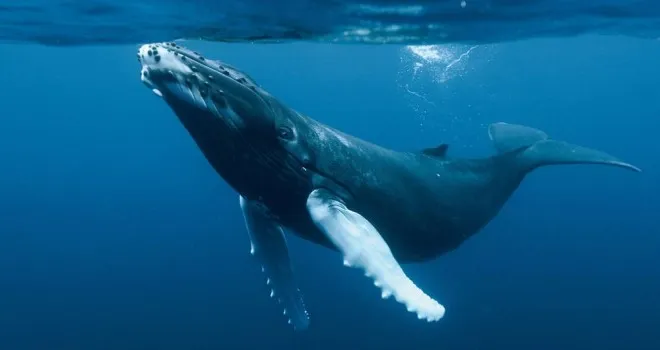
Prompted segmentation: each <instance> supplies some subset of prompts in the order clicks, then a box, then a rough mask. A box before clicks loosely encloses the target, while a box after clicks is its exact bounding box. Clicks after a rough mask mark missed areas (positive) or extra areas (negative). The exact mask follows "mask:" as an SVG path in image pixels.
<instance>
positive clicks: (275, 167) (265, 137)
mask: <svg viewBox="0 0 660 350" xmlns="http://www.w3.org/2000/svg"><path fill="white" fill-rule="evenodd" d="M138 61H139V62H140V64H141V65H142V70H141V80H142V82H143V83H144V84H145V85H146V86H147V87H149V88H150V89H151V90H152V91H153V92H154V93H155V94H156V95H158V96H160V97H162V99H163V100H164V101H165V102H166V103H167V104H168V105H169V107H170V108H171V109H172V110H173V112H174V113H175V114H176V115H177V117H178V118H179V120H180V121H181V122H182V123H183V125H184V126H185V127H186V129H187V130H188V131H189V133H190V134H191V136H192V137H193V139H194V140H195V141H196V143H197V144H198V146H199V147H200V148H201V150H202V152H203V153H204V154H205V156H206V158H207V159H208V160H209V162H210V163H211V165H213V167H214V168H215V169H216V170H217V171H218V172H219V173H220V174H221V175H222V176H223V177H224V178H225V180H227V181H229V182H230V183H232V184H233V185H234V186H235V187H237V188H238V187H241V186H243V185H244V187H243V188H244V190H245V191H248V189H252V188H254V187H255V186H256V185H254V184H255V183H257V182H259V183H265V182H264V181H265V180H264V177H265V176H267V175H266V174H272V173H273V172H276V173H278V174H280V177H283V178H284V177H286V178H296V179H301V178H306V177H307V176H308V175H307V172H306V169H304V163H306V162H308V161H309V159H310V156H309V154H308V153H307V151H306V147H305V144H304V141H303V140H302V138H301V128H303V127H304V125H303V123H302V120H303V119H302V118H304V117H303V116H301V115H300V114H299V113H297V112H295V111H293V110H292V109H290V108H288V107H286V106H285V105H284V104H282V103H280V102H279V101H278V100H277V99H276V98H274V97H273V96H271V95H270V94H269V93H268V92H266V91H265V90H264V89H262V88H261V87H260V86H259V85H258V84H257V83H256V82H255V81H254V80H253V79H252V78H251V77H250V76H248V75H247V74H245V73H243V72H241V71H240V70H238V69H237V68H235V67H233V66H231V65H229V64H226V63H223V62H220V61H217V60H210V59H206V58H204V57H202V55H200V54H198V53H196V52H194V51H192V50H189V49H186V48H184V47H181V46H180V45H178V44H176V43H152V44H146V45H142V46H141V47H140V48H139V50H138ZM237 160H241V161H240V162H237ZM249 178H253V179H252V180H250V179H249ZM247 182H252V185H251V186H248V184H247ZM264 186H265V185H264ZM278 186H279V185H278ZM271 187H272V186H271Z"/></svg>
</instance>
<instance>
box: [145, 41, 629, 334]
mask: <svg viewBox="0 0 660 350" xmlns="http://www.w3.org/2000/svg"><path fill="white" fill-rule="evenodd" d="M137 56H138V61H139V62H140V64H141V67H142V69H141V80H142V82H143V83H144V84H145V85H147V86H148V87H149V88H150V89H152V91H153V92H154V93H155V94H156V95H158V96H160V97H161V98H162V99H163V100H164V101H165V103H166V104H167V105H168V106H169V108H170V109H171V110H172V111H173V113H174V114H175V115H176V116H177V117H178V119H179V120H180V122H181V123H182V124H183V126H184V128H185V129H186V130H187V131H188V133H189V134H190V136H191V137H192V139H193V140H194V142H195V143H196V145H197V146H198V148H199V149H200V150H201V152H202V153H203V155H204V157H205V158H206V160H207V161H208V163H209V164H210V166H212V167H213V169H215V171H216V172H217V173H218V174H219V176H220V177H221V178H222V179H224V181H225V182H226V183H227V184H228V185H229V186H230V187H231V188H233V189H234V190H235V191H236V192H237V194H238V202H239V203H238V204H239V205H240V207H241V209H242V212H243V216H244V221H245V226H246V231H247V234H248V237H249V240H250V243H251V246H250V248H251V249H250V252H251V253H252V254H253V255H254V256H255V257H256V258H257V259H258V261H259V263H260V264H261V267H262V271H263V272H264V273H265V275H266V278H267V281H266V282H267V283H268V284H269V285H270V287H271V293H270V296H271V297H273V298H274V299H275V300H277V301H278V302H279V303H280V304H281V306H282V308H283V313H284V315H286V317H287V319H288V322H289V323H290V324H292V325H293V327H294V328H295V329H297V330H303V329H306V328H307V327H308V326H309V322H310V320H309V314H308V312H307V309H306V306H305V303H304V301H303V295H302V293H301V291H300V289H299V287H298V283H297V282H296V279H295V275H294V269H293V267H292V262H291V258H290V255H289V251H288V249H287V241H286V236H285V234H287V233H288V234H294V235H297V236H299V237H301V238H303V239H305V240H307V241H310V242H313V243H315V244H319V245H321V246H324V247H327V248H329V249H332V250H334V251H336V252H337V253H339V254H340V255H341V257H342V260H343V263H344V265H346V266H348V267H354V268H358V269H361V270H362V271H363V272H364V274H365V276H367V277H368V278H371V279H372V280H373V283H374V285H375V286H376V287H378V288H379V289H380V292H381V296H382V298H384V299H385V298H388V297H393V298H394V299H395V300H396V301H397V302H399V303H401V304H403V305H405V307H406V309H407V310H408V311H409V312H412V313H415V314H416V315H417V317H418V318H419V319H423V320H426V321H429V322H431V321H437V320H439V319H441V318H442V317H443V316H444V314H445V307H444V306H443V305H442V304H440V303H438V302H437V301H436V300H435V299H433V298H432V297H430V296H429V295H428V294H427V293H425V292H424V291H422V290H421V289H420V288H419V287H418V286H417V285H415V283H414V282H413V281H412V280H411V279H410V278H409V277H408V276H407V275H406V273H405V272H404V270H403V269H402V267H401V265H400V264H401V263H414V262H424V261H428V260H431V259H433V258H436V257H438V256H439V255H441V254H443V253H447V252H449V251H452V250H454V249H456V248H457V247H459V246H460V245H461V243H462V242H464V241H466V240H467V239H468V238H470V237H471V236H472V235H474V234H475V233H477V232H478V231H480V230H481V229H482V228H483V227H484V226H485V225H486V224H487V223H488V222H489V221H490V220H491V219H492V218H493V217H495V216H496V215H497V213H498V211H499V210H500V209H501V208H502V206H503V205H504V204H505V202H506V201H507V199H508V198H509V197H510V195H511V194H512V193H513V192H514V191H515V190H516V188H517V187H518V186H519V184H520V183H521V181H522V180H523V179H524V177H525V175H526V174H528V173H529V172H531V171H532V170H534V169H537V168H539V167H541V166H545V165H551V164H578V163H591V164H604V165H610V166H615V167H620V168H624V169H628V170H632V171H640V169H638V168H637V167H635V166H633V165H630V164H628V163H625V162H623V161H621V160H619V159H617V158H615V157H613V156H611V155H609V154H607V153H604V152H601V151H598V150H594V149H589V148H586V147H581V146H577V145H573V144H570V143H567V142H563V141H558V140H553V139H551V138H550V137H549V136H548V135H547V134H546V133H544V132H543V131H540V130H537V129H534V128H531V127H528V126H523V125H515V124H508V123H504V122H496V123H493V124H491V125H490V127H489V128H488V133H489V137H490V139H491V140H492V143H493V145H494V148H495V152H494V154H492V155H489V156H485V157H482V158H458V157H450V156H448V155H447V148H448V146H447V145H445V144H443V145H440V146H437V147H430V148H427V149H422V150H413V151H395V150H392V149H388V148H385V147H381V146H379V145H377V144H374V143H370V142H368V141H365V140H363V139H360V138H358V137H355V136H352V135H349V134H347V133H344V132H341V131H340V130H337V129H334V128H332V127H331V126H329V125H326V124H323V123H321V122H319V121H317V120H315V119H312V118H310V117H309V116H306V115H304V114H302V113H300V112H298V111H296V110H294V109H293V108H290V107H288V106H286V105H285V104H284V103H282V102H281V101H279V100H278V99H277V98H275V97H274V96H273V95H271V94H269V93H268V92H267V91H266V90H265V89H264V88H263V87H261V86H260V85H259V84H257V82H256V81H255V80H254V79H252V78H251V77H250V76H249V75H247V74H246V73H244V72H242V71H240V70H239V69H237V68H235V67H233V66H231V65H229V64H227V63H224V62H221V61H217V60H211V59H207V58H205V57H203V56H202V55H200V54H199V53H197V52H193V51H191V50H189V49H186V48H184V47H182V46H180V45H178V44H176V43H167V42H164V43H150V44H145V45H143V46H141V47H140V48H139V49H138V54H137Z"/></svg>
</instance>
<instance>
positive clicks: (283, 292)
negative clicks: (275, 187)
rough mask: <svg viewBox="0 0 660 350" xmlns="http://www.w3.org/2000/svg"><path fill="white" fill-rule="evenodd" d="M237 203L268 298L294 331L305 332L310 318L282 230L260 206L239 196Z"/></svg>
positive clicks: (263, 207) (262, 206)
mask: <svg viewBox="0 0 660 350" xmlns="http://www.w3.org/2000/svg"><path fill="white" fill-rule="evenodd" d="M240 204H241V209H242V210H243V216H244V217H245V225H246V226H247V230H248V234H249V235H250V243H251V249H250V253H252V255H254V256H256V257H257V259H259V262H260V263H261V269H262V271H263V272H264V273H265V274H266V276H267V280H266V283H267V284H268V285H269V287H270V288H271V290H270V296H271V298H276V299H277V300H278V301H279V302H280V304H281V305H282V306H283V307H284V310H283V313H284V315H285V316H286V317H288V319H289V323H290V324H291V325H293V327H294V329H295V330H305V329H307V327H308V326H309V315H308V313H307V309H306V308H305V303H304V302H303V298H302V294H301V293H300V290H299V289H298V287H297V284H296V281H295V278H294V275H293V269H292V267H291V262H290V260H289V252H288V249H287V244H286V240H285V238H284V231H283V229H282V227H281V226H280V224H279V223H278V222H277V221H276V220H275V219H274V218H272V217H271V216H270V213H269V211H268V208H266V207H265V206H264V205H263V204H261V203H259V202H255V201H250V200H247V199H245V198H243V197H242V196H241V197H240Z"/></svg>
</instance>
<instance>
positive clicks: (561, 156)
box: [488, 122, 641, 172]
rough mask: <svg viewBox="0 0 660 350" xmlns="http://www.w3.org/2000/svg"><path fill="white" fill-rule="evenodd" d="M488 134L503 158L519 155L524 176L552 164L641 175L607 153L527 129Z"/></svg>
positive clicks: (499, 128)
mask: <svg viewBox="0 0 660 350" xmlns="http://www.w3.org/2000/svg"><path fill="white" fill-rule="evenodd" d="M488 134H489V136H490V139H491V140H492V142H493V144H494V146H495V148H496V149H497V151H498V152H499V153H500V154H504V153H510V152H516V153H518V155H517V156H516V160H517V162H518V163H519V166H520V168H521V169H522V170H523V171H525V172H529V171H532V170H534V169H536V168H538V167H540V166H544V165H552V164H604V165H611V166H617V167H621V168H625V169H628V170H632V171H636V172H640V171H641V170H640V169H639V168H637V167H636V166H634V165H631V164H628V163H625V162H623V161H621V160H619V159H617V158H615V157H613V156H611V155H609V154H607V153H605V152H601V151H598V150H594V149H590V148H586V147H582V146H577V145H572V144H570V143H567V142H563V141H557V140H552V139H549V138H548V135H547V134H546V133H545V132H543V131H541V130H537V129H534V128H530V127H528V126H524V125H516V124H508V123H501V122H500V123H494V124H491V125H490V126H489V128H488Z"/></svg>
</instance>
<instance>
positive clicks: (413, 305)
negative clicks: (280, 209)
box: [307, 189, 445, 322]
mask: <svg viewBox="0 0 660 350" xmlns="http://www.w3.org/2000/svg"><path fill="white" fill-rule="evenodd" d="M307 210H308V211H309V213H310V215H311V217H312V220H313V221H314V223H315V224H316V226H317V227H318V228H319V229H320V230H321V231H322V232H323V233H324V234H325V235H326V236H327V237H328V238H329V239H330V241H332V243H333V244H334V245H335V246H336V247H337V248H338V249H339V250H340V251H341V253H342V254H343V256H344V265H346V266H352V267H359V268H361V269H362V270H364V272H365V275H366V276H368V277H371V278H373V280H374V284H375V285H376V286H377V287H380V288H381V289H382V297H383V298H387V297H389V296H390V295H394V297H395V298H396V300H397V301H398V302H399V303H402V304H404V305H406V308H407V309H408V311H410V312H415V313H417V317H418V318H420V319H426V320H427V321H429V322H430V321H437V320H439V319H441V318H442V317H443V316H444V314H445V308H444V307H443V306H442V305H440V304H439V303H438V302H437V301H435V300H433V299H432V298H431V297H429V296H428V295H426V294H425V293H424V292H423V291H422V290H421V289H419V288H418V287H417V286H416V285H415V284H414V283H413V282H412V281H411V280H410V278H408V276H406V274H405V273H404V272H403V269H401V266H399V264H398V263H397V261H396V260H395V259H394V256H393V255H392V252H391V250H390V248H389V247H388V245H387V243H386V242H385V240H383V238H382V237H381V236H380V234H379V233H378V231H377V230H376V228H375V227H374V226H373V225H372V224H371V223H369V221H367V220H366V219H365V218H364V217H363V216H362V215H360V214H358V213H356V212H354V211H351V210H349V209H348V208H346V206H345V205H344V203H343V202H342V201H341V200H340V199H338V198H337V197H336V196H335V195H334V194H333V193H332V192H330V191H328V190H325V189H316V190H314V191H312V193H311V194H310V195H309V197H308V199H307Z"/></svg>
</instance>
